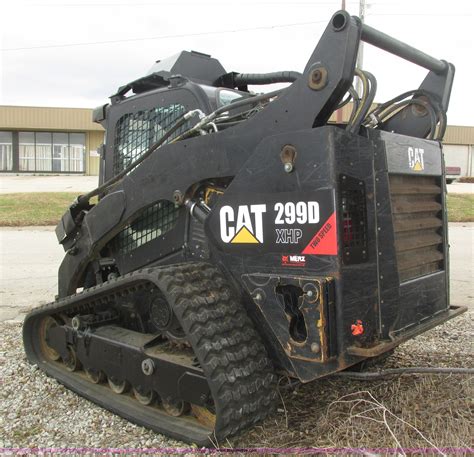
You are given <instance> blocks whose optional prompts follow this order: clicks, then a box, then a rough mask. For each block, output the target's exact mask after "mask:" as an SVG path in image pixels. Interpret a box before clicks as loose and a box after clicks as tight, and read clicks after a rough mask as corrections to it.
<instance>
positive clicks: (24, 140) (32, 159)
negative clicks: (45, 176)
mask: <svg viewBox="0 0 474 457" xmlns="http://www.w3.org/2000/svg"><path fill="white" fill-rule="evenodd" d="M85 145H86V135H85V134H84V133H66V132H64V133H63V132H54V133H51V132H20V133H19V144H18V146H19V147H18V150H19V171H31V172H38V171H39V172H53V173H82V172H84V152H85V149H86V146H85Z"/></svg>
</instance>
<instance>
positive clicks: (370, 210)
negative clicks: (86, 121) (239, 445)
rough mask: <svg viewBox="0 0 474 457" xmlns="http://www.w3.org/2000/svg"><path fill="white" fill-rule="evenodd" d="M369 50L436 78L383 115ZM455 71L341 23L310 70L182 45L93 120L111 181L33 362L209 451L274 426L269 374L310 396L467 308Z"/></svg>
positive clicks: (32, 322)
mask: <svg viewBox="0 0 474 457" xmlns="http://www.w3.org/2000/svg"><path fill="white" fill-rule="evenodd" d="M361 40H363V41H365V42H367V43H370V44H372V45H374V46H377V47H379V48H381V49H384V50H386V51H388V52H390V53H392V54H396V55H397V56H399V57H402V58H404V59H406V60H409V61H411V62H413V63H415V64H418V65H420V66H422V67H424V68H426V69H428V70H429V72H428V74H427V76H426V78H425V79H424V81H423V82H422V84H421V86H420V87H419V89H416V90H412V91H410V92H407V93H404V94H402V95H400V96H399V97H396V98H394V99H393V100H390V101H389V102H387V103H383V104H381V105H378V106H377V107H376V108H375V109H373V107H372V105H373V103H372V102H373V100H374V96H375V91H376V80H375V78H374V76H373V75H372V74H371V73H369V72H367V71H365V70H362V69H357V68H356V56H357V51H358V48H359V43H360V41H361ZM453 76H454V67H453V66H452V65H451V64H449V63H447V62H445V61H440V60H437V59H435V58H433V57H430V56H429V55H427V54H424V53H422V52H420V51H418V50H416V49H414V48H412V47H410V46H408V45H406V44H404V43H401V42H400V41H397V40H395V39H393V38H391V37H389V36H387V35H385V34H383V33H381V32H379V31H377V30H374V29H372V28H370V27H368V26H366V25H363V24H362V23H361V22H360V20H359V19H358V18H357V17H351V16H349V15H348V14H347V13H346V12H344V11H339V12H337V13H336V14H334V16H333V17H332V18H331V20H330V22H329V24H328V26H327V28H326V30H325V32H324V34H323V35H322V37H321V39H320V41H319V44H318V45H317V47H316V49H315V50H314V52H313V54H312V55H311V57H310V59H309V61H308V63H307V65H306V67H305V70H304V72H303V73H302V74H299V73H297V72H292V71H287V72H278V73H271V74H241V73H228V72H226V71H225V70H224V68H223V67H222V66H221V64H220V63H219V62H218V61H217V60H216V59H213V58H211V57H210V56H208V55H205V54H201V53H196V52H184V51H183V52H181V53H180V54H179V55H177V56H174V57H172V58H168V59H165V60H163V61H161V62H158V63H156V64H155V65H154V67H153V68H152V70H151V72H150V74H149V75H147V76H145V77H143V78H140V79H138V80H136V81H133V82H131V83H129V84H127V85H125V86H123V87H120V88H119V90H118V92H117V93H116V94H115V95H113V96H112V97H111V103H110V104H107V105H104V106H103V107H100V108H98V109H97V110H95V112H94V117H95V120H96V121H97V122H100V123H101V124H102V125H103V126H104V127H105V129H106V137H105V143H104V145H103V147H102V148H101V158H102V160H101V172H100V173H101V174H100V186H99V187H98V188H97V189H95V190H94V191H92V192H90V193H88V194H87V195H81V196H79V197H78V198H77V200H76V201H75V202H74V203H73V204H72V205H71V207H70V208H69V209H68V211H67V212H66V213H65V215H64V216H63V218H62V221H61V223H60V224H59V225H58V227H57V229H56V234H57V236H58V239H59V242H60V243H61V244H62V245H63V247H64V249H65V251H66V255H65V258H64V261H63V262H62V264H61V267H60V270H59V295H58V297H57V299H56V301H55V302H54V303H51V304H48V305H45V306H42V307H39V308H37V309H34V310H33V311H32V312H31V313H30V314H29V315H28V316H27V317H26V320H25V323H24V329H23V335H24V345H25V350H26V353H27V356H28V359H29V360H30V362H31V363H35V364H37V365H38V366H39V367H40V368H41V369H43V370H44V371H45V372H46V373H48V375H50V376H53V377H54V378H56V379H57V380H58V381H59V382H61V383H63V384H64V385H66V386H67V387H69V388H70V389H72V390H74V391H75V392H77V393H79V394H80V395H83V396H84V397H86V398H88V399H90V400H92V401H94V402H96V403H98V404H99V405H102V406H103V407H105V408H107V409H109V410H111V411H114V412H115V413H117V414H119V415H121V416H123V417H125V418H127V419H129V420H131V421H133V422H136V423H138V424H141V425H144V426H145V427H149V428H151V429H154V430H156V431H158V432H161V433H164V434H167V435H170V436H172V437H175V438H177V439H180V440H184V441H190V442H195V443H198V444H207V443H209V439H211V440H213V437H215V438H216V439H217V440H220V439H222V438H224V437H226V436H230V435H234V434H236V433H238V432H239V431H241V430H243V429H245V428H247V427H250V426H252V425H253V424H255V423H256V422H257V421H260V420H262V419H264V418H265V417H266V416H268V415H269V414H271V413H272V411H273V407H274V405H275V403H276V397H277V395H276V393H275V392H276V387H275V386H276V382H275V381H276V378H277V376H278V375H279V374H285V375H287V376H290V377H292V378H296V379H299V380H301V381H302V382H308V381H312V380H314V379H316V378H319V377H322V376H326V375H329V374H331V373H334V372H336V371H339V370H344V369H345V368H347V367H350V366H352V365H354V364H357V363H358V362H361V361H362V360H364V359H367V358H374V357H377V356H379V355H381V354H384V353H385V352H387V351H389V350H391V349H393V348H394V347H395V346H397V345H399V344H400V343H402V342H403V341H405V340H407V339H409V338H411V337H413V336H415V335H417V334H419V333H421V332H423V331H425V330H427V329H429V328H431V327H433V326H435V325H438V324H440V323H441V322H444V321H446V320H447V319H450V318H452V317H453V316H455V315H456V314H459V313H460V312H462V311H463V310H464V308H454V307H450V305H449V293H448V289H449V281H448V240H447V219H446V204H445V179H444V178H445V176H444V175H445V172H444V164H443V154H442V150H441V145H440V139H441V138H442V136H443V133H444V130H445V128H446V114H445V113H446V110H447V107H448V103H449V96H450V92H451V86H452V81H453ZM396 77H397V78H403V74H398V73H397V75H396ZM355 78H359V79H360V81H361V83H362V84H361V85H362V88H361V90H359V92H360V94H359V93H358V92H357V91H355V90H354V88H353V86H352V84H353V81H354V79H355ZM276 82H287V83H291V84H290V85H289V86H288V87H286V88H284V89H280V90H275V91H273V92H269V93H265V94H260V95H255V94H253V93H251V92H249V91H248V85H256V84H271V83H276ZM130 92H133V94H130ZM127 95H128V96H127ZM349 101H352V114H351V116H350V119H349V121H348V122H347V123H339V124H338V123H331V122H329V120H330V117H331V115H332V114H333V113H334V112H335V111H336V110H338V109H340V108H341V107H342V106H343V105H345V104H347V103H348V102H349ZM348 106H351V105H348ZM95 196H98V202H97V201H95V200H92V198H93V197H95Z"/></svg>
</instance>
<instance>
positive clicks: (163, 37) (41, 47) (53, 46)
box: [0, 21, 328, 52]
mask: <svg viewBox="0 0 474 457" xmlns="http://www.w3.org/2000/svg"><path fill="white" fill-rule="evenodd" d="M327 22H328V21H312V22H296V23H293V24H278V25H268V26H260V27H247V28H243V29H232V30H220V31H215V32H196V33H182V34H178V35H161V36H155V37H144V38H125V39H122V40H107V41H89V42H83V43H67V44H52V45H45V46H30V47H21V48H4V49H0V51H2V52H10V51H27V50H33V49H50V48H69V47H73V46H92V45H100V44H113V43H128V42H134V41H147V40H164V39H168V38H184V37H196V36H205V35H219V34H225V33H239V32H249V31H253V30H271V29H278V28H284V27H297V26H301V25H314V24H322V23H324V24H326V23H327Z"/></svg>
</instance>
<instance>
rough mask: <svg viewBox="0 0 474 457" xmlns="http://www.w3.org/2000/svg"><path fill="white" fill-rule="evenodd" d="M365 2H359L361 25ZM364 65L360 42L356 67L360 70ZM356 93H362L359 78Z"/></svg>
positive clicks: (363, 19) (361, 42) (363, 20)
mask: <svg viewBox="0 0 474 457" xmlns="http://www.w3.org/2000/svg"><path fill="white" fill-rule="evenodd" d="M366 6H367V5H366V3H365V0H360V1H359V17H360V20H361V21H362V24H363V23H364V22H365V8H366ZM363 65H364V42H363V41H362V40H361V41H360V43H359V53H358V54H357V64H356V67H357V68H360V69H362V67H363ZM356 89H357V92H358V93H359V94H360V93H361V92H362V81H361V80H360V78H358V79H357V87H356Z"/></svg>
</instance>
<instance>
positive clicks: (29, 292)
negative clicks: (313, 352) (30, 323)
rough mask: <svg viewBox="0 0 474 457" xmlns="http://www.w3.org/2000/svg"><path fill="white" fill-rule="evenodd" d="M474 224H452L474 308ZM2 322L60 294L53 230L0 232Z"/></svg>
mask: <svg viewBox="0 0 474 457" xmlns="http://www.w3.org/2000/svg"><path fill="white" fill-rule="evenodd" d="M473 242H474V223H452V224H450V244H451V303H452V304H454V305H467V304H469V306H471V307H473V308H474V285H473V279H474V275H473V270H474V268H473V265H474V259H473V244H474V243H473ZM0 251H1V264H0V283H1V287H0V321H5V320H21V319H22V318H23V316H24V314H25V313H26V312H27V311H28V310H29V309H30V308H31V307H34V306H38V305H40V304H42V303H47V302H50V301H52V300H53V299H54V295H55V294H56V293H57V270H58V267H59V264H60V263H61V261H62V258H63V255H64V252H63V250H62V248H61V247H60V246H59V245H58V244H57V242H56V236H55V234H54V229H53V227H25V228H21V229H19V228H15V229H13V228H0Z"/></svg>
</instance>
